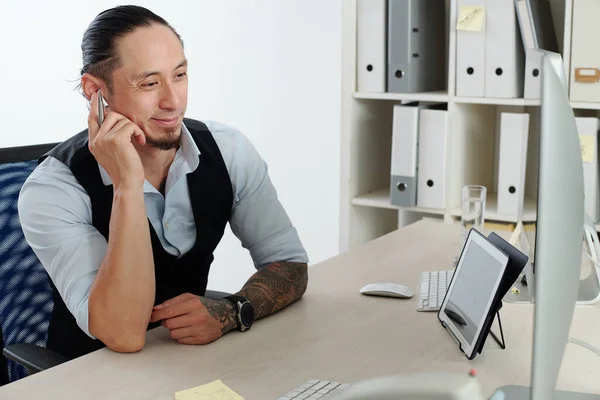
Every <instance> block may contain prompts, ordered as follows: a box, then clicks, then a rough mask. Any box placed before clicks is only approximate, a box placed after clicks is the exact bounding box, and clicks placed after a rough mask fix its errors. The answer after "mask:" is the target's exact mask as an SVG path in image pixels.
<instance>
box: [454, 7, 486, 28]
mask: <svg viewBox="0 0 600 400" xmlns="http://www.w3.org/2000/svg"><path fill="white" fill-rule="evenodd" d="M484 21H485V8H483V7H480V6H462V7H461V8H460V11H459V13H458V18H457V22H456V29H457V30H459V31H471V32H481V30H482V29H483V22H484Z"/></svg>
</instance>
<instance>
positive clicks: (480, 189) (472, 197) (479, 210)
mask: <svg viewBox="0 0 600 400" xmlns="http://www.w3.org/2000/svg"><path fill="white" fill-rule="evenodd" d="M486 197H487V188H486V187H485V186H480V185H467V186H464V187H463V189H462V212H461V214H460V225H461V233H462V238H463V243H464V241H465V240H467V235H468V234H469V230H470V229H471V228H475V229H477V230H478V231H479V232H481V233H483V224H484V222H485V201H486Z"/></svg>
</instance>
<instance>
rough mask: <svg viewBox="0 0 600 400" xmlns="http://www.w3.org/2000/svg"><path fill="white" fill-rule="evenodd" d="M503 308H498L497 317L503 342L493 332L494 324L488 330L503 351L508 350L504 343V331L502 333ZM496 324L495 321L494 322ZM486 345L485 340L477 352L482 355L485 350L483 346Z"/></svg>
mask: <svg viewBox="0 0 600 400" xmlns="http://www.w3.org/2000/svg"><path fill="white" fill-rule="evenodd" d="M500 304H502V303H500ZM501 307H502V306H500V307H498V310H496V317H498V327H499V328H500V337H501V338H502V341H500V339H498V336H496V334H495V333H494V331H492V324H490V327H489V329H488V334H490V335H492V337H493V338H494V340H495V341H496V343H498V345H499V346H500V348H501V349H502V350H504V349H506V342H505V341H504V331H502V321H501V320H500V308H501ZM492 322H494V321H492ZM484 344H485V340H483V342H482V343H481V346H479V349H477V352H478V353H479V354H481V351H482V350H483V345H484Z"/></svg>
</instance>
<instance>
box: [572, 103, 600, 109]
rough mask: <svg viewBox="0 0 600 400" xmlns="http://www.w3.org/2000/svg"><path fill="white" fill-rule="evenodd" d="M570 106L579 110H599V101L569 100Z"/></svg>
mask: <svg viewBox="0 0 600 400" xmlns="http://www.w3.org/2000/svg"><path fill="white" fill-rule="evenodd" d="M571 108H575V109H579V110H600V103H585V102H577V101H572V102H571Z"/></svg>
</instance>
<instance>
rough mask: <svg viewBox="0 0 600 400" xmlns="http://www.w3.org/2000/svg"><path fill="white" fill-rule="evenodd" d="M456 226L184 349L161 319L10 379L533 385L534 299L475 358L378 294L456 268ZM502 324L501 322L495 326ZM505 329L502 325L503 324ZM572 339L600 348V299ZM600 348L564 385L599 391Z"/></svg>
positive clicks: (382, 245)
mask: <svg viewBox="0 0 600 400" xmlns="http://www.w3.org/2000/svg"><path fill="white" fill-rule="evenodd" d="M458 229H459V228H458V226H456V225H445V224H439V223H436V222H426V221H421V222H419V223H417V224H414V225H411V226H409V227H406V228H403V229H401V230H399V231H396V232H394V233H392V234H389V235H386V236H384V237H381V238H379V239H377V240H375V241H373V242H370V243H367V244H366V245H364V246H362V247H361V248H359V249H357V250H355V251H352V252H350V253H346V254H342V255H339V256H337V257H334V258H332V259H330V260H328V261H325V262H322V263H320V264H318V265H314V266H312V267H311V268H310V271H309V274H310V276H309V287H308V290H307V292H306V294H305V296H304V297H303V299H302V300H301V301H299V302H298V303H296V304H294V305H292V306H291V307H288V308H287V309H285V310H283V311H282V312H280V313H278V314H276V315H273V316H271V317H268V318H265V319H262V320H260V321H257V323H256V324H255V325H254V327H253V328H252V329H251V330H250V331H248V332H245V333H239V332H237V331H236V332H232V333H230V334H227V335H226V336H224V337H223V338H221V339H219V340H218V341H216V342H214V343H212V344H210V345H207V346H185V345H180V344H178V343H177V342H175V341H173V340H171V339H170V338H169V336H168V333H167V331H166V330H164V329H162V328H159V329H157V330H154V331H151V332H149V334H148V340H147V344H146V347H145V348H144V349H143V350H142V351H141V352H139V353H136V354H118V353H114V352H111V351H109V350H106V349H104V350H100V351H98V352H95V353H92V354H90V355H88V356H85V357H81V358H79V359H76V360H73V361H71V362H68V363H66V364H64V365H61V366H58V367H55V368H52V369H50V370H47V371H44V372H42V373H39V374H36V375H33V376H31V377H28V378H25V379H23V380H21V381H18V382H15V383H12V384H9V385H7V386H5V387H2V388H0V398H1V399H3V400H12V399H19V400H21V399H33V398H45V399H65V400H67V399H78V400H79V399H128V400H129V399H173V398H174V393H175V392H176V391H179V390H183V389H187V388H190V387H194V386H198V385H201V384H204V383H208V382H211V381H213V380H215V379H221V380H222V381H223V382H224V383H225V384H226V385H228V386H229V387H231V388H232V389H233V390H235V391H237V392H238V393H239V394H240V395H241V396H243V397H244V398H245V399H247V400H252V399H258V400H268V399H276V398H278V397H279V396H280V395H282V394H284V393H286V392H287V391H289V390H291V389H292V388H294V387H295V386H296V385H297V384H299V383H302V382H304V381H306V380H308V379H312V378H316V379H328V380H335V381H339V382H348V383H352V382H356V381H358V380H362V379H365V378H371V377H375V376H379V375H389V374H400V373H412V372H429V371H451V372H460V373H467V372H468V371H469V370H470V369H471V368H475V369H476V370H477V376H478V379H479V381H480V383H481V385H482V388H483V390H484V394H486V395H488V396H489V395H491V393H492V392H493V391H494V390H495V389H496V388H497V387H499V386H502V385H506V384H520V385H528V384H529V378H530V360H531V348H532V346H531V341H532V332H533V307H532V306H531V305H526V304H505V306H504V307H503V308H502V310H501V316H502V323H503V327H504V335H505V339H506V345H507V348H506V350H501V349H499V347H498V346H497V345H496V343H495V342H494V341H493V340H487V341H486V346H485V349H484V352H483V353H482V354H479V355H477V357H476V358H475V360H473V361H468V360H467V359H466V358H465V357H464V355H463V354H462V353H461V352H460V351H459V349H458V346H457V345H456V343H455V342H454V340H453V339H452V338H451V337H450V336H449V334H448V333H447V332H446V331H445V330H444V329H443V328H442V326H441V325H440V324H439V323H438V321H437V318H436V313H434V312H427V313H423V312H417V311H416V310H415V309H416V303H417V296H416V295H415V296H414V297H413V298H412V299H403V300H401V299H390V298H380V297H367V296H363V295H360V294H359V293H358V290H359V289H360V288H361V287H362V286H364V285H365V284H368V283H372V282H376V281H392V282H398V283H401V284H404V285H407V286H410V287H412V288H413V289H414V290H415V292H416V291H417V287H418V286H417V283H418V281H419V274H420V272H421V271H423V270H436V269H445V268H448V269H450V268H451V260H452V257H453V256H454V255H455V254H456V253H457V251H458V248H459V244H460V237H459V230H458ZM494 325H495V324H494ZM494 327H495V328H496V326H494ZM571 336H573V337H575V338H578V339H581V340H585V341H587V342H588V343H591V344H593V345H595V346H597V347H598V346H600V307H597V306H585V307H578V308H577V310H576V313H575V317H574V322H573V326H572V332H571ZM599 377H600V357H598V356H596V355H595V354H593V353H592V352H590V351H588V350H586V349H584V348H582V347H580V346H575V345H573V344H568V345H567V348H566V352H565V357H564V360H563V364H562V370H561V374H560V377H559V383H558V388H560V389H565V390H579V391H587V392H591V393H600V379H599Z"/></svg>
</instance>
